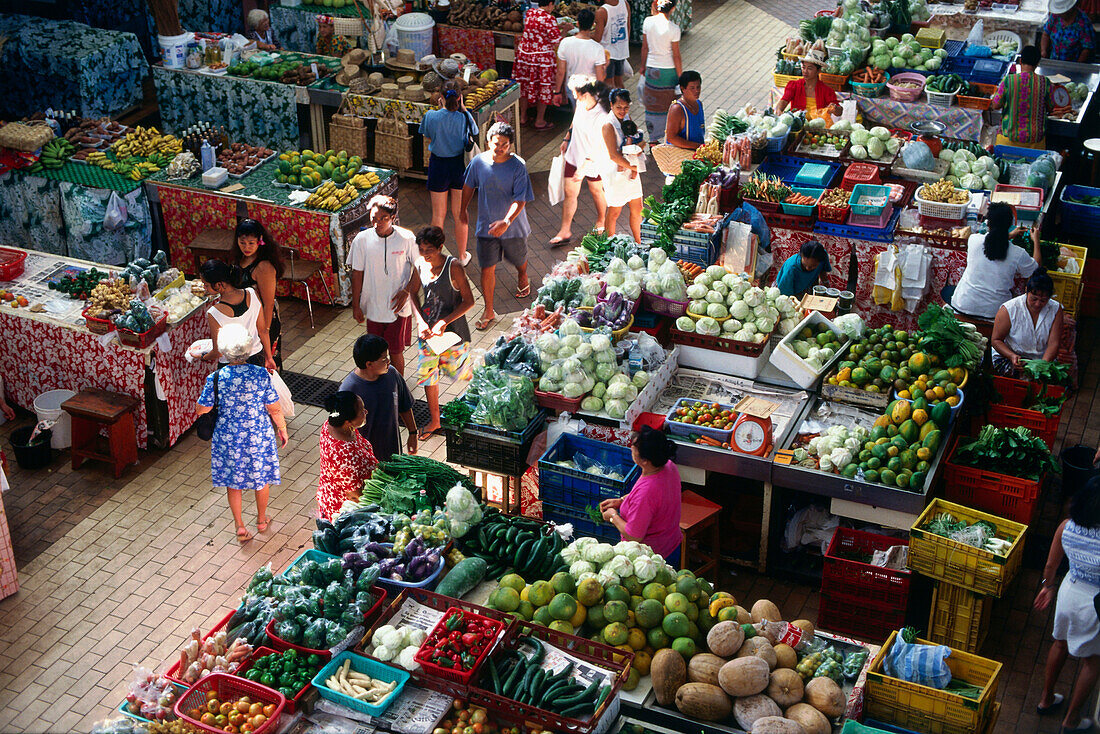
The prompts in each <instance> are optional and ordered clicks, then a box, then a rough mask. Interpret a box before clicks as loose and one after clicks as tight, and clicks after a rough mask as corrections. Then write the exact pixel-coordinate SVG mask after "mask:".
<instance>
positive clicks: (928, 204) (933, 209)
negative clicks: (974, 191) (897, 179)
mask: <svg viewBox="0 0 1100 734" xmlns="http://www.w3.org/2000/svg"><path fill="white" fill-rule="evenodd" d="M922 191H924V187H923V186H922V187H920V188H919V189H917V193H915V194H914V195H913V200H914V201H916V202H917V210H918V211H919V212H920V213H921V215H923V216H926V217H936V218H937V219H951V220H955V219H963V218H964V217H965V216H966V207H967V206H968V205H969V203H970V202H969V201H968V202H967V203H966V204H950V203H948V202H945V201H929V200H928V199H924V198H921V195H920V193H921V192H922Z"/></svg>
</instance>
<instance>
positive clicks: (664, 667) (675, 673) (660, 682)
mask: <svg viewBox="0 0 1100 734" xmlns="http://www.w3.org/2000/svg"><path fill="white" fill-rule="evenodd" d="M649 675H650V678H652V679H653V695H654V696H655V697H656V699H657V703H659V704H661V705H662V706H671V705H672V703H673V702H674V701H675V700H676V691H677V690H679V689H680V687H681V686H682V685H684V683H686V682H687V664H686V663H685V662H684V657H683V655H681V654H680V653H678V652H676V651H675V650H673V649H672V648H670V647H666V648H663V649H661V650H658V651H657V654H656V655H654V656H653V662H651V663H650V665H649Z"/></svg>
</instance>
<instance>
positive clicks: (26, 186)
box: [0, 171, 153, 265]
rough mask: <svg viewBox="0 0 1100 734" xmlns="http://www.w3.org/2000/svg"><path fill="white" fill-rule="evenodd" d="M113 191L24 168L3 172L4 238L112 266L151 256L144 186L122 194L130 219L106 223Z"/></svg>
mask: <svg viewBox="0 0 1100 734" xmlns="http://www.w3.org/2000/svg"><path fill="white" fill-rule="evenodd" d="M111 194H112V192H111V191H110V190H108V189H99V188H92V187H88V186H82V185H80V184H77V183H72V182H69V181H56V180H50V179H46V178H42V177H40V176H35V175H32V174H24V173H18V172H11V171H9V172H8V173H5V174H3V175H0V241H2V242H3V243H4V244H6V245H15V246H17V247H24V248H26V249H28V250H37V251H40V252H49V253H52V254H55V255H63V256H66V257H73V258H77V259H80V260H88V261H91V262H97V263H106V264H108V265H124V264H125V263H127V262H130V261H131V260H134V259H135V258H138V257H149V254H150V250H151V247H152V236H153V222H152V215H151V213H150V211H149V200H148V198H147V197H146V195H145V191H144V190H143V189H142V188H137V189H134V190H133V191H131V192H129V193H128V194H124V195H121V196H122V198H123V200H124V201H125V202H126V210H127V221H126V224H125V225H123V227H122V228H121V229H118V230H114V231H110V230H106V229H104V228H103V217H104V215H105V214H106V212H107V204H108V202H109V200H110V197H111Z"/></svg>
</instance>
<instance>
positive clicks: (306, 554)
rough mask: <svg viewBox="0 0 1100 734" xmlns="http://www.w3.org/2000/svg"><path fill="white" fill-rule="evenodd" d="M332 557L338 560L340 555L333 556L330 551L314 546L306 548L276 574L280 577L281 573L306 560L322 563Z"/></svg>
mask: <svg viewBox="0 0 1100 734" xmlns="http://www.w3.org/2000/svg"><path fill="white" fill-rule="evenodd" d="M333 558H335V559H336V560H338V561H339V560H340V556H334V555H332V554H331V553H325V552H324V551H319V550H317V549H316V548H307V549H306V550H304V551H302V552H301V553H299V554H298V555H297V556H296V557H295V558H294V560H293V561H291V562H290V563H289V564H287V567H286V568H284V569H283V570H282V571H280V572H279V574H278V575H279V577H280V578H282V577H283V575H284V574H286V572H287V571H289V570H290V569H292V568H294V567H295V566H297V565H298V564H300V563H305V562H306V561H314V562H316V563H324V562H325V561H330V560H332V559H333Z"/></svg>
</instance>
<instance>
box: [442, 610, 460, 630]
mask: <svg viewBox="0 0 1100 734" xmlns="http://www.w3.org/2000/svg"><path fill="white" fill-rule="evenodd" d="M463 616H464V615H463V614H462V612H455V613H454V614H452V615H451V616H450V617H448V618H447V621H446V622H444V623H443V626H444V627H446V628H447V629H448V630H450V631H454V630H456V629H458V627H459V625H461V624H462V619H463Z"/></svg>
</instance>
